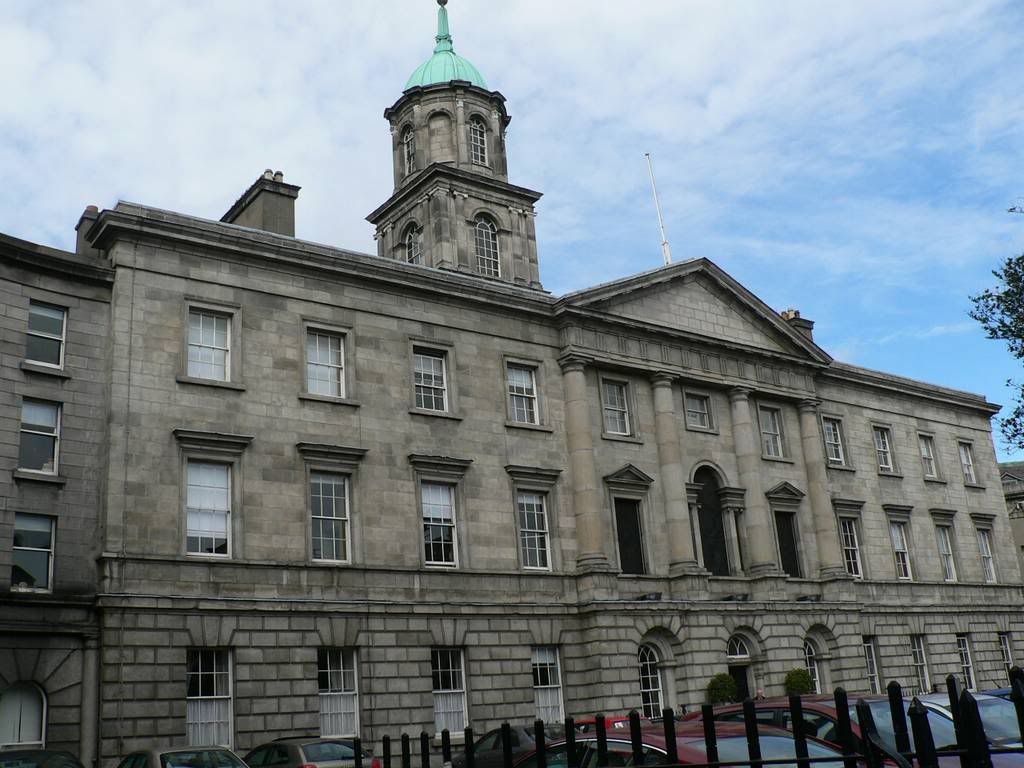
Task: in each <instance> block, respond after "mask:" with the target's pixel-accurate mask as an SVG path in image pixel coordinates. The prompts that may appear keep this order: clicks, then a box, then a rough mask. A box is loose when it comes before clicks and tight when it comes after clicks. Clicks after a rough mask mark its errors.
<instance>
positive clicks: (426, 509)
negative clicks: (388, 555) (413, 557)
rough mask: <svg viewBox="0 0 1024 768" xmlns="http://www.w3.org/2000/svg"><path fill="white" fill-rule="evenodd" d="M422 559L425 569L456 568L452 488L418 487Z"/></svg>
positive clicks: (426, 485) (448, 486)
mask: <svg viewBox="0 0 1024 768" xmlns="http://www.w3.org/2000/svg"><path fill="white" fill-rule="evenodd" d="M420 496H421V503H422V512H423V556H424V561H425V562H426V564H427V565H447V566H451V567H455V566H456V565H458V561H457V560H456V546H455V488H454V486H451V485H441V484H440V483H427V482H424V483H421V484H420Z"/></svg>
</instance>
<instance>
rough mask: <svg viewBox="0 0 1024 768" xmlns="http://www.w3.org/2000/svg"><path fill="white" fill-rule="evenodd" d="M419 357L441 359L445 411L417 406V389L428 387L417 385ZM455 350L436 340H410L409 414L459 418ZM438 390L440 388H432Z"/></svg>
mask: <svg viewBox="0 0 1024 768" xmlns="http://www.w3.org/2000/svg"><path fill="white" fill-rule="evenodd" d="M417 356H424V357H434V358H440V360H441V373H442V375H443V378H444V387H443V390H444V391H443V397H444V406H445V409H444V410H435V409H432V408H423V407H421V406H419V405H417V399H416V387H417V386H426V385H417V383H416V358H417ZM455 370H456V365H455V348H454V347H453V346H451V345H449V344H446V343H444V342H438V341H436V340H425V339H419V338H413V339H410V344H409V384H410V387H409V400H410V405H409V413H414V414H419V415H421V416H438V417H442V418H459V416H458V412H457V408H458V396H457V392H456V387H455ZM431 388H432V389H438V387H431Z"/></svg>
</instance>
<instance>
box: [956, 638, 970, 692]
mask: <svg viewBox="0 0 1024 768" xmlns="http://www.w3.org/2000/svg"><path fill="white" fill-rule="evenodd" d="M956 652H957V654H959V656H960V671H961V672H963V676H964V688H966V689H967V690H968V691H973V690H974V662H973V661H972V660H971V639H970V638H969V637H968V636H967V635H957V636H956Z"/></svg>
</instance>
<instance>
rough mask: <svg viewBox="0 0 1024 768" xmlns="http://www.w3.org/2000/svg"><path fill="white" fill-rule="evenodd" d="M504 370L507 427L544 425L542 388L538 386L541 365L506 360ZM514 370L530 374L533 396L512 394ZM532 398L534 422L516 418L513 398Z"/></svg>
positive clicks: (518, 360)
mask: <svg viewBox="0 0 1024 768" xmlns="http://www.w3.org/2000/svg"><path fill="white" fill-rule="evenodd" d="M503 362H504V366H503V370H504V373H505V382H504V383H505V408H506V419H507V420H506V425H507V426H512V427H539V426H541V425H542V424H543V423H544V417H543V413H542V410H541V397H540V386H539V384H538V380H539V373H540V364H539V363H531V362H526V361H524V360H520V359H517V358H505V359H504V361H503ZM513 368H516V369H518V370H522V371H527V372H528V373H529V374H530V382H531V384H532V386H533V394H532V395H529V394H522V393H513V392H512V382H511V380H510V372H511V370H512V369H513ZM516 397H522V398H532V401H533V420H532V421H522V420H519V419H517V418H516V417H515V415H516V411H515V408H514V407H513V398H516Z"/></svg>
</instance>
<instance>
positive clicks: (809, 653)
mask: <svg viewBox="0 0 1024 768" xmlns="http://www.w3.org/2000/svg"><path fill="white" fill-rule="evenodd" d="M803 651H804V669H806V670H807V674H809V675H810V676H811V684H812V685H813V686H814V690H813V691H811V693H821V661H820V659H821V653H820V652H819V651H818V646H817V644H816V643H815V642H814V640H812V639H811V638H809V637H805V638H804V643H803Z"/></svg>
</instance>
